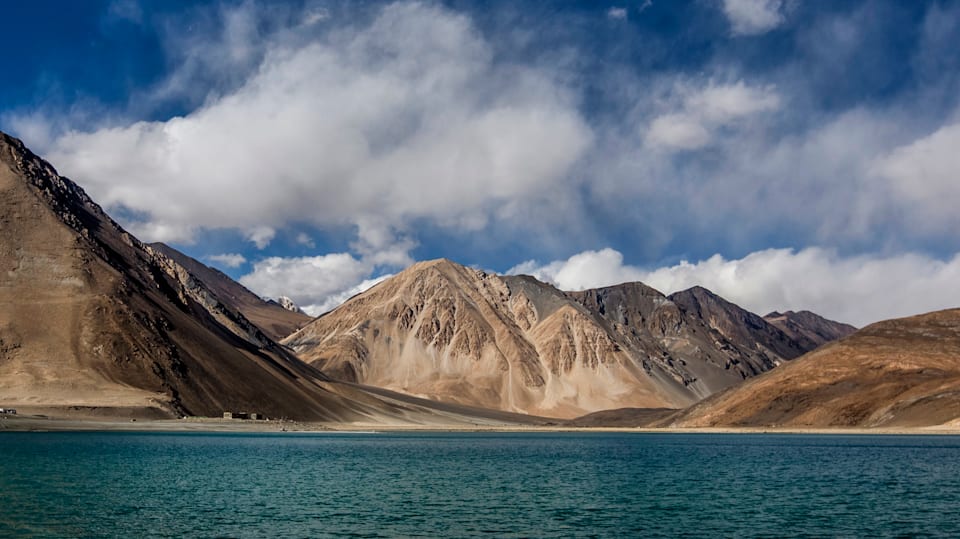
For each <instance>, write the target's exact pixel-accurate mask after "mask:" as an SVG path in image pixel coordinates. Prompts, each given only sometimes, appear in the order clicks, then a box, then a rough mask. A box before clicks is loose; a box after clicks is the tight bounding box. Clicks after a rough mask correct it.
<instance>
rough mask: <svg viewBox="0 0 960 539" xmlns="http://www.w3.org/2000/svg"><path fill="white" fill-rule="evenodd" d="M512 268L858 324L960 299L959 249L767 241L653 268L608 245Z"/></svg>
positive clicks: (579, 286)
mask: <svg viewBox="0 0 960 539" xmlns="http://www.w3.org/2000/svg"><path fill="white" fill-rule="evenodd" d="M509 273H527V274H532V275H534V276H536V277H538V278H540V279H543V280H546V281H548V282H552V283H554V284H555V285H557V286H558V287H559V288H561V289H566V290H583V289H585V288H594V287H600V286H609V285H613V284H617V283H620V282H627V281H642V282H644V283H646V284H648V285H650V286H652V287H654V288H656V289H658V290H660V291H662V292H664V293H666V294H670V293H672V292H677V291H680V290H685V289H687V288H690V287H692V286H696V285H699V286H703V287H705V288H708V289H710V290H712V291H713V292H715V293H717V294H719V295H720V296H722V297H724V298H726V299H728V300H730V301H732V302H734V303H736V304H738V305H740V306H742V307H744V308H746V309H748V310H751V311H753V312H756V313H759V314H761V315H762V314H766V313H768V312H770V311H774V310H780V311H783V310H788V309H792V310H810V311H813V312H815V313H817V314H820V315H822V316H826V317H828V318H831V319H834V320H839V321H842V322H848V323H852V324H855V325H857V326H863V325H866V324H869V323H871V322H875V321H878V320H883V319H888V318H896V317H902V316H909V315H914V314H919V313H922V312H928V311H933V310H938V309H945V308H952V307H960V288H958V287H957V286H956V283H957V282H960V281H958V279H960V254H958V255H955V256H954V257H953V258H951V259H949V260H938V259H935V258H931V257H929V256H925V255H920V254H911V253H908V254H901V255H894V256H880V255H864V256H850V257H843V256H840V255H838V254H837V253H836V252H834V251H832V250H828V249H821V248H816V247H811V248H807V249H802V250H800V251H794V250H792V249H766V250H763V251H757V252H754V253H751V254H749V255H747V256H745V257H743V258H741V259H733V260H730V259H726V258H724V257H722V256H720V255H715V256H713V257H710V258H708V259H706V260H701V261H699V262H694V263H691V262H686V261H683V262H681V263H679V264H677V265H674V266H669V267H663V268H657V269H653V270H647V269H643V268H639V267H636V266H631V265H627V264H624V263H623V256H622V255H621V254H620V253H619V252H617V251H615V250H613V249H603V250H600V251H587V252H583V253H579V254H577V255H574V256H572V257H570V258H569V259H566V260H559V261H555V262H551V263H549V264H544V265H538V264H536V263H535V262H526V263H524V264H522V265H520V266H517V267H515V268H511V270H509Z"/></svg>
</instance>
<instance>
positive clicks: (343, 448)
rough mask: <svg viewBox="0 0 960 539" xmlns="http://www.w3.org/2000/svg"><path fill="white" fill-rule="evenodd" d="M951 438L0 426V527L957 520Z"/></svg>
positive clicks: (769, 531)
mask: <svg viewBox="0 0 960 539" xmlns="http://www.w3.org/2000/svg"><path fill="white" fill-rule="evenodd" d="M958 519H960V437H955V436H839V435H837V436H832V435H831V436H820V435H773V434H756V435H752V434H737V435H723V434H607V433H604V434H594V433H590V434H581V433H556V434H554V433H529V434H528V433H522V434H520V433H507V434H498V433H439V434H435V433H429V434H426V433H401V434H326V433H320V434H290V433H287V434H276V435H274V434H194V433H190V434H158V433H149V434H147V433H144V434H140V433H3V434H0V536H2V537H6V536H37V537H47V536H50V537H184V536H186V537H325V536H348V537H398V536H399V537H408V536H431V537H432V536H459V537H462V536H491V537H721V536H723V537H733V536H736V537H788V536H799V537H804V536H849V537H863V536H874V537H904V536H929V537H957V536H960V522H958Z"/></svg>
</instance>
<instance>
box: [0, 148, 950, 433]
mask: <svg viewBox="0 0 960 539" xmlns="http://www.w3.org/2000/svg"><path fill="white" fill-rule="evenodd" d="M0 266H2V269H0V404H4V405H8V406H9V405H15V406H18V407H20V408H23V409H25V410H32V411H34V412H35V413H50V414H54V415H55V414H71V413H76V414H83V413H90V414H105V415H114V416H117V415H119V416H130V417H153V418H160V417H177V416H186V415H195V416H220V415H221V414H222V413H223V412H224V411H231V410H233V411H250V412H258V413H261V414H265V415H268V416H271V417H288V418H294V419H302V420H309V421H321V422H334V423H343V422H350V423H380V424H398V423H413V424H440V425H442V424H452V423H460V424H478V423H483V424H504V423H515V424H544V423H557V422H566V423H565V424H568V425H573V426H576V425H582V426H598V425H608V426H637V425H650V426H664V427H669V426H674V427H705V426H771V425H774V426H788V427H810V426H859V427H863V426H866V427H870V426H922V425H942V424H947V425H955V424H957V422H958V418H960V397H958V395H960V310H949V311H941V312H937V313H929V314H926V315H920V316H916V317H911V318H906V319H899V320H890V321H885V322H880V323H877V324H873V325H871V326H868V327H866V328H864V329H862V330H859V331H857V330H856V329H855V328H853V327H852V326H849V325H846V324H842V323H838V322H834V321H830V320H827V319H825V318H823V317H820V316H818V315H816V314H814V313H810V312H807V311H800V312H793V311H786V312H782V313H781V312H773V313H769V314H768V315H766V316H759V315H757V314H754V313H751V312H749V311H747V310H745V309H742V308H741V307H739V306H737V305H735V304H733V303H731V302H729V301H727V300H725V299H723V298H721V297H719V296H717V295H716V294H714V293H712V292H710V291H709V290H706V289H704V288H701V287H694V288H691V289H689V290H684V291H680V292H676V293H673V294H670V295H664V294H663V293H661V292H659V291H657V290H655V289H653V288H650V287H649V286H646V285H644V284H642V283H624V284H620V285H616V286H609V287H604V288H598V289H591V290H582V291H567V292H565V291H561V290H558V289H557V288H555V287H554V286H552V285H550V284H547V283H544V282H541V281H538V280H537V279H535V278H533V277H530V276H503V275H496V274H493V273H490V272H486V271H482V270H478V269H474V268H469V267H466V266H462V265H459V264H456V263H454V262H452V261H449V260H445V259H440V260H433V261H427V262H420V263H417V264H414V265H412V266H411V267H409V268H407V269H406V270H404V271H402V272H400V273H399V274H397V275H395V276H393V277H391V278H389V279H386V280H384V281H383V282H381V283H379V284H377V285H375V286H374V287H373V288H371V289H369V290H367V291H366V292H363V293H361V294H358V295H357V296H354V297H353V298H351V299H350V300H348V301H346V302H345V303H344V304H343V305H341V306H339V307H338V308H336V309H334V310H332V311H331V312H328V313H326V314H324V315H322V316H320V317H318V318H315V319H314V318H310V317H309V316H307V315H305V314H304V313H303V312H302V311H299V309H298V308H297V307H296V306H295V305H294V304H293V303H292V302H291V301H289V300H288V299H287V298H278V299H277V300H275V301H274V300H265V299H262V298H260V297H259V296H257V295H256V294H255V293H253V292H251V291H249V290H247V289H246V288H244V287H243V286H241V285H240V284H238V283H236V282H234V281H233V280H232V279H230V278H229V276H227V275H226V274H224V273H222V272H220V271H218V270H215V269H213V268H210V267H207V266H206V265H204V264H203V263H202V262H200V261H198V260H196V259H193V258H191V257H189V256H187V255H185V254H183V253H180V252H179V251H177V250H176V249H173V248H171V247H169V246H167V245H163V244H151V245H148V244H144V243H142V242H141V241H139V240H138V239H137V238H135V237H133V236H132V235H131V234H129V233H128V232H127V231H125V230H124V229H123V228H122V227H121V226H120V225H118V224H117V223H116V222H115V221H113V220H112V219H111V218H110V217H109V216H108V215H107V214H106V213H105V212H104V211H103V210H102V209H101V208H100V207H99V206H98V205H97V204H96V203H95V202H94V201H92V200H91V199H90V198H89V197H88V196H87V195H86V193H85V192H84V191H83V190H82V189H81V188H80V187H78V186H77V185H76V184H74V183H73V182H71V181H70V180H69V179H67V178H64V177H62V176H60V175H59V174H58V173H57V172H56V170H55V169H54V168H53V167H52V166H51V165H50V164H49V163H47V162H45V161H43V160H42V159H40V158H39V157H37V156H36V155H34V154H33V153H32V152H30V150H28V149H27V148H26V147H25V146H24V145H23V143H22V142H20V141H19V140H17V139H15V138H12V137H9V136H7V135H5V134H2V133H0Z"/></svg>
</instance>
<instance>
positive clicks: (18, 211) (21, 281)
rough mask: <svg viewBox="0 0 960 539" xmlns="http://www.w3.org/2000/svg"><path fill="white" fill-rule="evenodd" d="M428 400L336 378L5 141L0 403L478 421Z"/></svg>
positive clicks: (1, 153) (148, 412) (0, 198)
mask: <svg viewBox="0 0 960 539" xmlns="http://www.w3.org/2000/svg"><path fill="white" fill-rule="evenodd" d="M428 404H429V403H423V402H418V401H415V400H411V399H410V398H409V397H406V396H402V395H392V394H390V393H389V392H383V391H378V392H376V393H374V392H371V391H368V390H366V389H364V388H362V387H356V386H353V385H348V384H341V383H335V382H331V381H329V380H328V379H327V378H326V377H325V376H324V375H323V374H321V373H320V372H319V371H317V370H316V369H314V368H312V367H310V366H308V365H306V364H304V363H302V362H301V361H299V360H298V359H297V358H295V357H294V356H293V355H292V354H290V353H289V352H288V351H287V350H286V349H284V348H283V347H282V346H279V345H277V344H276V343H275V342H273V341H272V340H270V338H269V337H268V336H266V335H265V334H264V333H263V332H262V331H261V330H260V329H259V328H258V327H256V326H255V325H254V324H252V323H250V322H249V320H247V318H246V317H245V316H244V315H243V314H241V313H240V312H238V311H237V310H234V309H233V308H232V307H231V306H230V305H229V304H228V303H226V302H222V301H220V299H219V298H218V296H217V294H216V293H215V292H214V291H213V290H211V289H210V288H208V287H206V286H205V285H204V284H203V282H202V281H201V280H200V279H198V278H196V277H195V276H194V275H193V274H191V273H190V272H189V271H187V270H186V269H185V268H184V267H183V266H181V265H179V264H177V263H176V262H175V261H173V260H171V259H170V258H168V257H166V256H164V255H163V254H161V253H160V252H158V251H156V250H154V249H152V248H150V247H149V246H147V245H144V244H142V243H141V242H140V241H138V240H137V239H136V238H134V237H132V236H131V235H130V234H128V233H127V232H125V231H124V230H123V229H122V228H121V227H120V226H119V225H117V223H115V222H114V221H113V220H111V219H110V218H109V217H108V216H107V215H106V214H105V213H104V212H103V211H102V209H101V208H100V207H99V206H98V205H96V204H95V203H94V202H93V201H92V200H90V198H89V197H88V196H87V195H86V194H85V193H84V192H83V190H82V189H80V188H79V187H78V186H77V185H75V184H74V183H72V182H71V181H69V180H68V179H66V178H63V177H61V176H59V175H58V174H57V172H56V170H54V169H53V167H52V166H50V165H49V164H48V163H46V162H45V161H43V160H41V159H39V158H38V157H37V156H35V155H34V154H32V153H31V152H30V151H29V150H28V149H26V148H25V147H24V146H23V144H22V143H21V142H20V141H19V140H17V139H14V138H12V137H9V136H7V135H5V134H2V133H0V405H4V406H10V407H15V408H20V409H23V410H30V409H33V410H38V409H42V410H54V411H57V410H60V411H66V410H71V409H82V410H87V411H90V412H91V413H99V414H106V415H111V414H112V415H131V416H148V417H162V416H166V417H169V416H175V415H180V414H189V415H206V416H215V415H220V414H221V413H222V412H223V411H225V410H231V411H249V412H259V413H263V414H267V415H269V416H272V417H288V418H294V419H303V420H323V421H388V422H419V423H423V422H437V421H439V422H444V423H449V422H472V421H475V419H473V418H471V417H470V415H471V414H474V413H477V414H479V412H476V411H471V410H468V409H441V408H436V407H435V408H430V406H429V405H428ZM482 415H483V414H480V416H481V419H482ZM490 417H491V418H492V419H490V420H492V421H500V420H503V417H502V414H501V416H490ZM513 420H516V419H515V418H514V419H513Z"/></svg>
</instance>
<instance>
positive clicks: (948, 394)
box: [670, 309, 960, 427]
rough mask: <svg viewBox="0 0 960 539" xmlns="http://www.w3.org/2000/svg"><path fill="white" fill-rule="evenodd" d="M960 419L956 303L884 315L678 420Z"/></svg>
mask: <svg viewBox="0 0 960 539" xmlns="http://www.w3.org/2000/svg"><path fill="white" fill-rule="evenodd" d="M951 422H952V424H954V425H957V424H960V309H952V310H946V311H939V312H933V313H928V314H923V315H919V316H914V317H910V318H900V319H896V320H887V321H884V322H878V323H876V324H872V325H870V326H867V327H865V328H863V329H861V330H859V331H857V332H856V333H854V334H852V335H850V336H849V337H847V338H845V339H842V340H840V341H838V342H834V343H831V344H828V345H826V346H824V347H822V348H819V349H817V350H815V351H813V352H811V353H809V354H807V355H805V356H803V357H801V358H799V359H797V360H795V361H793V362H791V363H789V364H787V365H784V366H783V367H780V368H778V369H776V370H773V371H771V372H768V373H766V374H764V375H762V376H758V377H756V378H754V379H752V380H748V381H746V382H744V383H743V384H741V385H739V386H737V387H735V388H732V389H730V390H728V391H726V392H723V393H721V394H718V395H716V396H714V397H712V398H710V399H707V400H705V401H703V402H701V403H699V404H697V405H695V406H693V407H692V408H690V409H689V410H686V411H684V412H683V413H682V414H680V415H678V416H675V417H674V418H673V419H672V420H671V421H670V423H671V424H674V425H678V426H768V425H777V426H790V427H838V426H843V427H874V426H927V425H940V424H944V423H951Z"/></svg>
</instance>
